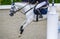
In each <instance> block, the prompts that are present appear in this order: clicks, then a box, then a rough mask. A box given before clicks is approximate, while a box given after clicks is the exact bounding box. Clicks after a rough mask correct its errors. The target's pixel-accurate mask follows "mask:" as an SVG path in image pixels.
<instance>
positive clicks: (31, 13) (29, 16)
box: [20, 10, 34, 34]
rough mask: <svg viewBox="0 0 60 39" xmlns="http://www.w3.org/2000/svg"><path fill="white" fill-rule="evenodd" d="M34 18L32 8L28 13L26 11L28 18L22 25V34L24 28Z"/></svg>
mask: <svg viewBox="0 0 60 39" xmlns="http://www.w3.org/2000/svg"><path fill="white" fill-rule="evenodd" d="M33 19H34V13H33V10H30V11H29V12H28V13H26V20H25V21H24V23H23V25H22V26H21V27H20V34H22V33H23V31H24V28H25V27H27V25H29V24H30V23H31V22H32V21H33Z"/></svg>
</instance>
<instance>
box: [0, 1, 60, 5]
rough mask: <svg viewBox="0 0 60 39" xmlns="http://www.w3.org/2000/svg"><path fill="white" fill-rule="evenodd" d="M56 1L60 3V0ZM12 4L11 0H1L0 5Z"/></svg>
mask: <svg viewBox="0 0 60 39" xmlns="http://www.w3.org/2000/svg"><path fill="white" fill-rule="evenodd" d="M22 1H23V0H14V2H22ZM49 2H50V3H51V2H52V0H49ZM55 3H60V0H55ZM10 4H11V0H0V5H10Z"/></svg>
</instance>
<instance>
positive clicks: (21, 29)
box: [20, 26, 24, 34]
mask: <svg viewBox="0 0 60 39" xmlns="http://www.w3.org/2000/svg"><path fill="white" fill-rule="evenodd" d="M23 31H24V29H23V26H21V27H20V34H22V33H23Z"/></svg>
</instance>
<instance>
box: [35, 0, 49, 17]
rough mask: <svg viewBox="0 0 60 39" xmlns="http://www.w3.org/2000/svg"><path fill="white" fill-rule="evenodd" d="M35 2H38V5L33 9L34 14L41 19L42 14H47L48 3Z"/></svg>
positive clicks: (44, 0)
mask: <svg viewBox="0 0 60 39" xmlns="http://www.w3.org/2000/svg"><path fill="white" fill-rule="evenodd" d="M37 1H38V4H37V6H36V7H35V8H34V13H35V14H40V15H41V17H40V18H42V14H47V11H48V5H49V3H48V0H37ZM39 4H40V5H39ZM38 10H39V11H40V12H39V11H38Z"/></svg>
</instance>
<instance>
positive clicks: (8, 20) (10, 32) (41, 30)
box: [0, 10, 60, 39]
mask: <svg viewBox="0 0 60 39" xmlns="http://www.w3.org/2000/svg"><path fill="white" fill-rule="evenodd" d="M57 12H58V13H59V12H60V11H57ZM24 20H25V15H23V14H22V13H20V11H19V12H17V13H16V14H15V15H14V16H13V17H10V16H9V10H0V39H46V34H47V33H46V30H47V26H46V25H47V20H43V21H39V22H32V23H31V24H30V25H28V26H27V27H26V28H25V31H24V33H23V35H22V37H21V38H19V37H18V36H19V28H20V25H21V23H22V22H23V21H24ZM59 35H60V34H59Z"/></svg>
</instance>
